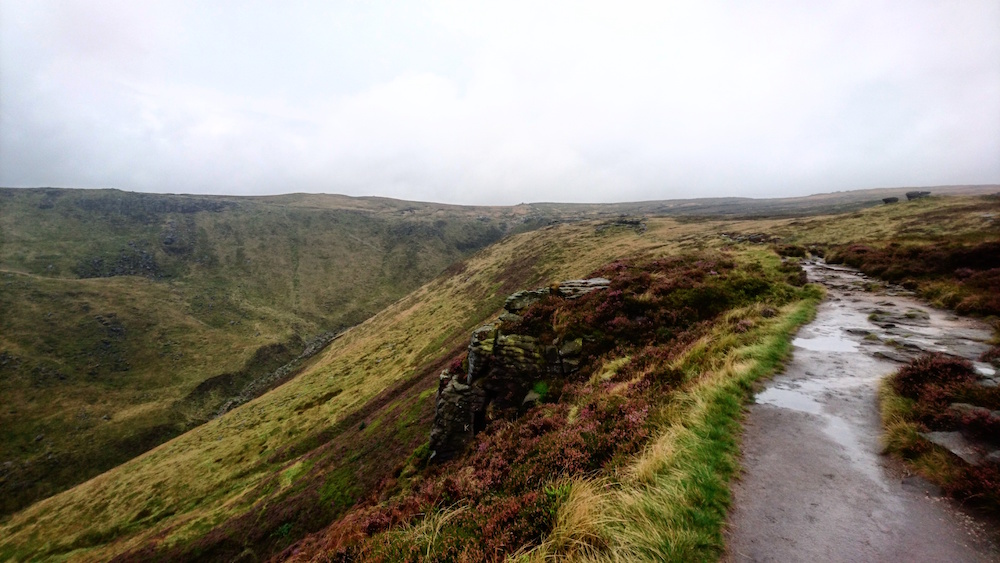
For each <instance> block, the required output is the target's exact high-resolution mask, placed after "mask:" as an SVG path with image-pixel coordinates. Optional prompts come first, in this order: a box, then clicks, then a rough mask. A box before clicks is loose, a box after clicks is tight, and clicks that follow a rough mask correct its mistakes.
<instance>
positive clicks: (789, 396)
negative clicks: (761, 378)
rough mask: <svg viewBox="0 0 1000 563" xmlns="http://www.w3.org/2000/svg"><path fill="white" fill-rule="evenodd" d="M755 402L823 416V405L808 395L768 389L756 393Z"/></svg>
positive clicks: (774, 388)
mask: <svg viewBox="0 0 1000 563" xmlns="http://www.w3.org/2000/svg"><path fill="white" fill-rule="evenodd" d="M756 402H757V403H760V404H763V405H771V406H774V407H780V408H783V409H790V410H793V411H799V412H805V413H809V414H823V405H821V404H820V403H819V402H818V401H816V400H815V399H813V398H812V397H810V396H809V395H806V394H805V393H800V392H798V391H792V390H791V389H782V388H780V387H768V388H767V389H765V390H763V391H761V392H760V393H757V397H756Z"/></svg>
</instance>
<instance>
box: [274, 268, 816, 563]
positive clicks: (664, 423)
mask: <svg viewBox="0 0 1000 563" xmlns="http://www.w3.org/2000/svg"><path fill="white" fill-rule="evenodd" d="M772 257H773V255H772ZM773 258H774V262H778V261H777V257H773ZM591 277H606V278H608V279H610V280H611V285H610V287H609V288H608V289H607V290H606V291H598V292H592V293H589V294H587V295H585V296H583V297H581V298H579V299H577V300H572V301H567V300H564V299H555V298H544V299H542V300H540V301H538V302H536V303H535V304H533V305H531V306H530V307H529V308H528V309H526V310H525V311H524V313H523V315H521V318H520V320H516V319H515V320H512V321H508V322H506V323H505V327H504V329H503V330H504V332H505V333H516V334H521V335H530V336H532V337H534V338H537V339H538V340H539V341H549V340H552V339H558V340H560V341H571V340H574V339H577V338H579V339H581V340H582V341H583V342H584V345H583V348H584V352H583V354H582V360H581V365H580V369H579V370H578V371H576V372H574V373H573V374H571V375H569V376H567V377H565V378H555V379H552V378H550V379H549V380H547V381H545V382H544V386H543V385H541V384H539V382H535V383H534V386H533V387H532V386H531V385H529V386H528V388H529V389H533V390H534V391H535V393H537V394H539V395H544V397H545V400H544V401H539V402H538V403H536V404H535V405H534V406H532V407H530V408H528V409H527V410H526V411H524V410H523V409H522V410H519V409H516V408H511V409H508V410H507V411H505V412H495V413H491V422H489V424H488V425H487V426H486V428H485V430H483V431H482V432H480V433H479V434H478V435H477V436H476V437H475V438H474V440H473V442H472V444H471V447H470V448H469V449H468V451H467V452H466V453H465V455H463V456H460V457H458V458H455V459H453V460H451V461H449V462H447V463H444V464H442V465H432V466H430V467H422V466H421V465H420V464H419V462H417V463H416V464H415V465H412V463H413V462H412V461H411V464H408V465H407V466H406V467H404V468H402V470H401V471H400V472H399V474H398V475H396V476H395V478H394V479H393V480H391V481H386V482H385V484H384V487H383V488H382V489H381V490H380V491H378V492H377V493H376V494H374V495H372V496H371V497H369V499H367V500H366V501H364V502H362V503H360V504H359V505H357V506H356V507H355V508H353V509H352V510H350V511H349V512H348V513H347V514H345V515H344V516H343V517H342V518H340V519H338V520H337V521H336V522H334V523H333V524H331V525H330V526H329V527H328V528H326V529H325V530H324V531H323V532H321V533H319V534H317V535H315V536H313V537H310V538H309V539H307V540H304V541H303V542H300V543H299V544H296V545H294V546H292V547H290V548H289V549H288V550H286V551H285V552H284V553H283V554H282V558H292V559H307V558H309V557H311V556H314V555H319V554H324V556H325V557H328V558H330V559H331V560H335V561H358V560H364V561H409V560H431V561H499V560H503V559H505V558H507V557H509V556H510V555H512V554H516V553H523V554H524V556H525V557H534V555H531V553H535V554H537V553H540V552H538V550H539V549H542V546H547V547H545V548H544V549H547V550H549V551H552V550H553V549H556V548H555V547H553V546H556V545H562V546H564V547H568V546H571V545H577V543H576V542H575V541H569V539H568V538H569V537H585V538H589V539H587V540H586V541H587V545H589V546H590V547H589V548H588V549H591V550H594V552H595V553H596V552H597V551H600V550H601V549H603V548H607V549H611V547H612V544H613V543H614V542H612V541H611V540H610V539H609V538H610V537H612V536H614V535H615V534H613V533H612V530H611V528H608V527H607V526H604V525H602V526H597V527H596V528H593V529H592V530H591V531H590V532H587V531H581V530H576V529H574V530H567V529H566V528H567V527H571V526H577V524H572V522H574V518H578V517H579V515H577V516H573V515H572V514H571V513H573V512H579V511H581V510H584V511H585V510H587V509H586V508H585V507H582V506H581V502H583V501H582V500H581V499H587V498H593V497H594V495H595V494H597V493H595V492H594V491H593V487H591V488H590V489H587V488H586V487H587V485H586V484H581V481H580V479H589V480H592V479H615V478H616V477H617V478H618V479H617V480H616V481H610V480H609V481H607V483H608V486H609V487H611V488H612V489H615V490H618V491H621V490H624V488H623V487H624V485H623V483H624V482H625V481H623V480H621V479H620V477H621V476H622V475H625V474H633V473H632V471H633V469H632V468H633V467H634V465H635V464H636V463H637V461H636V460H637V459H645V458H646V456H644V452H645V451H646V450H647V449H648V448H650V447H651V446H650V441H651V439H652V438H654V437H658V438H661V439H664V440H670V439H672V438H674V437H676V436H675V434H676V432H677V430H678V429H680V428H681V427H685V434H684V436H685V437H684V438H683V440H684V441H686V442H684V443H686V444H687V446H686V447H690V448H692V450H691V455H692V456H693V457H692V458H691V459H689V460H687V461H690V462H691V463H693V465H694V466H695V467H697V468H698V469H697V471H695V472H692V473H686V477H685V478H684V479H683V482H682V483H675V484H674V485H673V486H677V487H686V488H687V489H688V490H691V489H692V488H693V490H695V491H696V492H695V494H696V495H697V496H698V499H697V502H691V500H692V499H688V500H686V501H684V503H683V506H686V507H688V508H687V510H689V511H693V512H691V514H694V515H695V516H694V517H695V518H696V519H700V520H699V522H700V523H699V524H697V525H696V527H697V528H699V530H698V531H697V533H699V534H703V535H705V536H706V537H710V538H713V539H712V541H709V542H708V543H706V544H704V545H701V544H699V546H700V547H697V548H692V547H691V546H687V547H685V548H681V547H680V546H678V545H673V547H671V548H670V549H672V550H673V551H669V550H668V551H669V553H671V555H670V559H672V560H684V559H686V558H687V557H688V556H690V555H692V554H700V555H702V556H703V555H705V554H706V553H717V552H718V550H719V549H721V525H722V522H723V521H724V518H725V509H726V505H727V503H728V486H727V481H728V479H729V477H730V476H731V474H732V472H733V471H734V470H735V461H734V460H735V457H734V456H735V453H736V438H735V436H736V434H737V432H738V429H739V428H738V419H739V415H740V412H741V405H742V401H743V399H744V397H745V395H746V392H747V389H749V382H750V381H752V379H753V378H754V377H758V376H759V375H761V374H763V373H766V372H768V370H770V369H773V367H774V365H775V363H776V362H777V361H779V360H780V359H781V358H782V357H783V352H782V349H781V343H782V342H785V346H786V347H787V331H788V330H789V329H788V327H790V326H795V325H794V324H789V323H787V322H786V323H785V324H784V325H782V326H785V332H784V333H782V334H781V336H780V337H778V338H776V339H773V342H772V341H770V340H769V341H768V343H767V346H768V348H767V350H764V351H760V350H758V351H756V352H754V351H752V350H751V347H749V346H748V344H749V343H751V342H755V343H756V342H757V340H758V339H760V338H762V334H763V333H762V332H761V331H762V330H765V331H774V328H773V327H774V326H776V325H777V324H778V320H777V319H769V318H766V317H763V316H761V315H760V313H761V312H762V311H764V310H765V309H767V310H770V311H772V313H771V316H773V310H774V309H773V308H775V307H782V306H784V305H786V304H788V303H790V302H793V301H798V300H801V299H804V298H808V296H809V295H814V294H813V293H811V292H810V291H809V290H801V289H798V288H797V287H795V286H792V285H789V284H787V283H785V279H784V275H783V272H781V270H780V268H779V267H778V264H772V265H771V267H764V266H762V265H760V264H758V263H756V262H753V261H748V260H746V258H745V257H743V256H739V257H734V256H731V255H729V256H727V255H722V254H707V253H706V254H691V255H684V256H679V257H673V258H666V259H659V260H619V261H615V262H613V263H611V264H609V265H607V266H604V267H602V268H600V269H598V270H596V271H594V272H593V273H592V274H591ZM801 318H803V316H802V315H800V316H799V317H797V318H796V321H797V322H799V321H800V320H801ZM743 321H750V322H749V323H746V322H743ZM741 322H743V324H741ZM736 327H743V328H742V330H741V331H740V332H737V330H736ZM762 327H769V328H766V329H765V328H762ZM710 334H713V335H714V337H711V338H710V337H709V335H710ZM721 335H727V337H726V338H721V339H720V338H718V337H719V336H721ZM772 338H773V337H772ZM782 338H784V340H782ZM706 342H718V343H721V345H722V346H723V347H726V346H728V348H725V351H728V352H731V353H735V352H733V350H735V348H734V346H735V345H736V344H737V343H743V344H744V347H743V348H742V349H741V351H740V352H739V353H740V354H745V355H747V357H749V356H751V355H753V354H757V355H758V356H759V357H760V358H761V361H754V362H751V363H752V366H751V365H750V364H746V365H744V364H743V363H741V364H740V366H742V367H741V368H740V369H739V370H738V371H739V377H733V376H732V374H730V375H729V376H728V377H724V378H722V379H717V378H715V377H710V376H708V375H706V374H705V373H704V372H703V370H705V369H709V371H711V369H710V367H709V365H708V364H710V363H711V362H714V361H715V359H714V358H718V357H719V356H718V355H717V354H716V353H717V352H718V351H719V350H718V349H716V348H715V346H709V348H711V349H710V350H706V349H705V347H706V346H707V345H706V344H705V343H706ZM772 348H773V349H772ZM723 356H725V354H723ZM734 357H735V356H734ZM744 360H746V358H744ZM463 361H464V358H463V357H462V356H457V357H456V358H455V359H454V360H453V361H452V367H455V368H461V367H462V365H463ZM595 376H596V377H595ZM709 380H711V381H713V382H714V383H712V384H708V383H706V382H707V381H709ZM706 385H708V386H709V387H711V389H712V391H711V392H708V391H704V390H702V391H699V389H703V388H705V386H706ZM542 387H544V389H543V388H542ZM541 391H544V393H542V392H541ZM701 393H708V395H706V396H705V397H701V395H700V394H701ZM692 394H694V395H692ZM693 396H698V397H699V399H698V402H699V404H700V405H702V407H704V408H699V409H697V411H698V413H697V415H695V414H693V413H692V412H689V411H686V410H685V411H684V413H683V414H681V411H680V410H678V409H679V407H678V405H680V404H686V403H687V401H688V400H689V398H690V397H693ZM703 400H708V403H704V404H702V403H701V401H703ZM688 424H690V425H691V426H690V427H686V425H688ZM664 434H665V435H666V437H663V436H664ZM422 448H426V446H422ZM413 459H420V456H417V455H416V454H415V455H414V456H413ZM642 463H644V464H645V465H646V466H649V467H651V466H653V465H655V463H654V462H652V461H648V460H647V461H645V462H642ZM658 469H662V468H657V469H654V470H648V471H647V473H648V475H647V477H646V478H651V477H650V475H657V474H659V473H658V472H657V470H658ZM666 473H667V474H674V473H675V472H671V471H666ZM609 490H610V489H609ZM597 496H600V495H599V494H597ZM594 510H603V509H602V508H601V507H600V506H595V507H594ZM706 511H707V512H706ZM702 513H705V514H707V513H711V514H713V515H714V516H713V517H711V518H701V517H700V516H697V515H698V514H702ZM619 516H621V515H619ZM682 520H683V519H678V520H676V521H675V522H674V525H675V526H677V527H686V526H689V525H690V522H687V523H685V522H682ZM616 521H617V522H619V523H620V521H618V520H616ZM609 522H610V521H609ZM581 525H582V524H581ZM429 530H433V533H428V531H429ZM676 532H677V529H676V528H675V529H673V531H668V532H667V533H676ZM567 534H568V536H567ZM609 534H610V535H609ZM559 538H561V539H559ZM671 545H672V544H671ZM602 546H603V548H602ZM692 549H693V550H692ZM532 550H534V551H532ZM668 551H663V550H662V549H659V550H658V551H656V553H660V554H662V553H668Z"/></svg>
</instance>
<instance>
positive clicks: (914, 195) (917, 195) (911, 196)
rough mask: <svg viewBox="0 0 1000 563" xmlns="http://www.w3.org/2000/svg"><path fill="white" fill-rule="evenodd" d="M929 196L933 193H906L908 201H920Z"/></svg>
mask: <svg viewBox="0 0 1000 563" xmlns="http://www.w3.org/2000/svg"><path fill="white" fill-rule="evenodd" d="M929 195H931V192H921V191H912V192H906V199H907V201H913V200H915V199H920V198H922V197H927V196H929Z"/></svg>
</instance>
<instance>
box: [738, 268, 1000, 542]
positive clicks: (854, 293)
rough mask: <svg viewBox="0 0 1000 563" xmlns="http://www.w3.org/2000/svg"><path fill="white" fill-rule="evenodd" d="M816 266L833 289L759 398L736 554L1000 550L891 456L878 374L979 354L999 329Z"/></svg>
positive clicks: (750, 421)
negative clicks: (884, 443)
mask: <svg viewBox="0 0 1000 563" xmlns="http://www.w3.org/2000/svg"><path fill="white" fill-rule="evenodd" d="M806 269H807V270H808V271H809V277H810V281H812V282H818V283H822V284H824V285H825V286H826V287H827V290H828V294H827V299H826V301H824V302H823V303H822V304H821V305H820V307H819V309H818V311H817V316H816V319H815V320H814V321H813V322H811V323H809V324H808V325H806V326H804V327H803V328H802V329H801V331H800V332H799V336H798V338H796V339H795V340H794V341H793V346H794V351H793V358H792V360H791V361H790V362H789V363H788V365H787V366H786V369H785V372H784V373H782V374H780V375H779V376H776V377H775V378H774V379H773V380H772V381H770V382H769V383H768V384H767V385H766V386H765V388H764V389H763V390H762V391H760V392H759V393H758V394H757V397H756V404H754V405H753V406H752V407H751V408H750V411H749V414H748V416H747V419H746V425H745V433H744V437H743V447H742V449H743V468H744V473H743V475H742V477H741V478H740V480H739V481H738V482H737V483H736V484H735V486H734V489H733V493H734V499H733V509H732V510H731V512H730V518H729V522H728V526H727V528H728V529H727V534H726V535H727V544H728V550H727V554H726V560H728V561H808V560H814V561H996V560H1000V551H998V547H997V543H996V542H997V537H996V536H997V532H996V530H995V529H993V528H991V527H988V526H986V525H984V524H982V523H977V522H976V521H974V520H973V519H971V518H970V517H969V516H967V515H966V514H965V513H964V512H962V511H960V510H958V509H957V508H956V507H955V506H954V505H953V504H952V503H951V502H950V501H948V500H947V499H945V498H941V497H940V496H938V495H939V494H940V491H938V490H937V488H936V487H933V486H931V485H929V484H926V483H924V484H921V483H914V478H913V477H911V476H907V475H905V474H903V473H902V472H901V470H900V468H899V466H898V465H897V464H896V463H895V462H894V461H893V460H892V459H891V458H888V457H886V456H882V455H880V449H881V448H880V443H879V437H880V434H881V423H880V420H879V414H878V406H877V386H878V382H879V381H880V380H881V378H882V377H884V376H886V375H888V374H890V373H892V372H893V371H895V370H896V369H898V368H899V367H900V363H901V362H905V361H909V360H910V359H912V358H914V357H916V356H918V355H920V354H923V353H924V352H935V351H936V352H945V353H948V354H953V355H956V356H961V357H964V358H967V359H970V360H972V359H974V358H977V357H978V356H979V355H980V354H982V353H983V352H984V351H985V350H986V349H987V348H988V345H987V344H986V341H987V340H988V339H989V338H990V336H991V331H990V330H989V329H988V327H986V326H985V325H984V324H982V323H979V322H976V321H974V320H970V319H965V318H958V317H955V316H954V315H951V314H950V313H948V312H945V311H940V310H936V309H933V308H930V307H928V306H926V305H924V304H922V303H920V302H918V301H916V300H915V299H913V298H912V296H911V295H910V292H908V291H906V290H904V289H903V288H900V287H895V286H886V285H885V284H881V283H875V282H873V281H872V280H870V279H868V278H866V277H865V276H863V275H862V274H860V273H858V272H855V271H853V270H850V269H847V268H841V267H833V266H828V265H825V264H821V263H812V264H807V265H806ZM975 365H976V367H977V371H978V373H979V374H980V376H981V383H982V384H984V385H988V384H989V382H990V381H993V379H992V378H993V376H994V375H995V371H994V372H993V373H989V370H987V369H986V368H987V367H988V366H986V365H985V364H982V363H978V362H977V363H976V364H975ZM959 408H961V407H959ZM938 438H942V440H941V442H944V441H945V440H944V438H953V437H950V436H949V437H938ZM925 485H926V486H925Z"/></svg>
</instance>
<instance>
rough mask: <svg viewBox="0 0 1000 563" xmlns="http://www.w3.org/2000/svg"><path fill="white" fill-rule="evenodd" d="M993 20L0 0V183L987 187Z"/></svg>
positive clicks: (542, 189) (510, 192)
mask: <svg viewBox="0 0 1000 563" xmlns="http://www.w3.org/2000/svg"><path fill="white" fill-rule="evenodd" d="M998 20H1000V6H998V5H996V4H995V3H994V2H964V3H961V4H950V3H949V4H940V3H933V2H833V3H824V4H821V5H820V4H813V3H801V2H752V3H740V4H739V5H737V6H733V5H730V4H729V3H722V2H649V3H640V2H631V3H615V4H614V5H612V4H610V3H604V2H589V3H588V2H570V3H528V2H503V3H468V2H453V3H452V2H448V3H445V2H429V3H425V4H411V5H409V8H408V9H407V11H405V12H400V11H398V10H396V9H395V7H391V6H389V5H387V4H386V5H383V4H379V5H372V4H343V5H339V4H333V5H330V4H327V3H321V2H316V3H311V2H296V3H291V4H289V5H288V7H285V6H281V7H277V6H272V5H271V4H266V3H265V4H243V3H233V4H229V3H221V4H210V5H208V7H205V6H204V5H200V4H198V3H174V2H165V3H156V4H151V3H138V4H137V3H127V2H120V3H93V2H58V3H55V2H52V3H36V2H32V3H22V2H11V1H5V0H0V37H3V39H0V41H2V44H0V92H2V95H0V120H2V128H0V184H4V185H65V186H109V185H110V186H116V187H121V188H125V189H138V190H145V191H175V192H185V191H186V192H212V193H279V192H289V191H325V192H341V193H349V194H358V195H360V194H377V195H388V196H394V197H401V198H407V199H421V200H438V201H452V202H461V203H517V202H520V201H540V200H561V201H616V200H629V199H633V200H634V199H652V198H670V197H692V196H717V195H758V196H763V195H767V196H775V195H790V194H804V193H814V192H818V191H825V190H833V189H850V188H861V187H872V186H889V185H915V184H927V185H930V184H942V183H987V182H998V181H1000V156H998V155H1000V104H998V103H997V102H996V100H998V99H1000V37H998V34H996V33H995V31H996V29H995V22H996V21H998ZM12 53H16V55H14V54H12Z"/></svg>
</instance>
